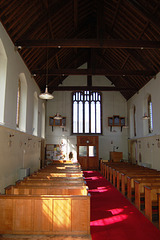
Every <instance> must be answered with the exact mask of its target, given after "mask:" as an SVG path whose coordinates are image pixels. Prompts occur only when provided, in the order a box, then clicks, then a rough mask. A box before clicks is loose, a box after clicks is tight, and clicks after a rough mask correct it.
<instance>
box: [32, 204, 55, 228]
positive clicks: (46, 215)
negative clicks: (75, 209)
mask: <svg viewBox="0 0 160 240" xmlns="http://www.w3.org/2000/svg"><path fill="white" fill-rule="evenodd" d="M33 222H34V231H35V232H38V231H39V230H41V231H43V232H49V231H53V226H52V200H51V199H36V200H35V201H34V212H33Z"/></svg>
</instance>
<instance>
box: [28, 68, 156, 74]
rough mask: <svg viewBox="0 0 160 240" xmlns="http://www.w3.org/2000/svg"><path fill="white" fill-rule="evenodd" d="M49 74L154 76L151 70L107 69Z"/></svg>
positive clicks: (55, 71) (54, 71)
mask: <svg viewBox="0 0 160 240" xmlns="http://www.w3.org/2000/svg"><path fill="white" fill-rule="evenodd" d="M32 74H37V75H45V74H46V72H45V71H41V70H40V71H38V70H33V71H32ZM48 75H49V76H57V75H59V76H68V75H88V76H92V75H101V76H103V75H105V76H138V75H144V76H154V75H155V72H153V71H152V70H124V69H122V70H116V69H115V70H107V69H93V68H92V69H52V70H49V72H48Z"/></svg>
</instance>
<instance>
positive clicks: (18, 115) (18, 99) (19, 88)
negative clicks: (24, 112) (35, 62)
mask: <svg viewBox="0 0 160 240" xmlns="http://www.w3.org/2000/svg"><path fill="white" fill-rule="evenodd" d="M20 97H21V81H20V79H18V90H17V112H16V127H17V128H19V121H20Z"/></svg>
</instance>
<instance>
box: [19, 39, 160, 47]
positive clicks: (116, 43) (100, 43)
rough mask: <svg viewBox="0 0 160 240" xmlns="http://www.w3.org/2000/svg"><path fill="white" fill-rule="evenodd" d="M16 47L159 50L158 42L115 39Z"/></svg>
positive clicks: (43, 42) (28, 42)
mask: <svg viewBox="0 0 160 240" xmlns="http://www.w3.org/2000/svg"><path fill="white" fill-rule="evenodd" d="M15 45H16V46H17V47H25V48H46V47H49V48H131V49H132V48H133V49H142V50H143V49H156V48H160V41H143V40H122V39H121V40H117V39H101V40H98V39H56V40H54V39H52V40H47V45H46V40H21V41H17V42H16V43H15Z"/></svg>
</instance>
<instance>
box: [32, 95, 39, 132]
mask: <svg viewBox="0 0 160 240" xmlns="http://www.w3.org/2000/svg"><path fill="white" fill-rule="evenodd" d="M33 104H34V106H33V135H35V136H37V135H38V96H37V92H35V93H34V103H33Z"/></svg>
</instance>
